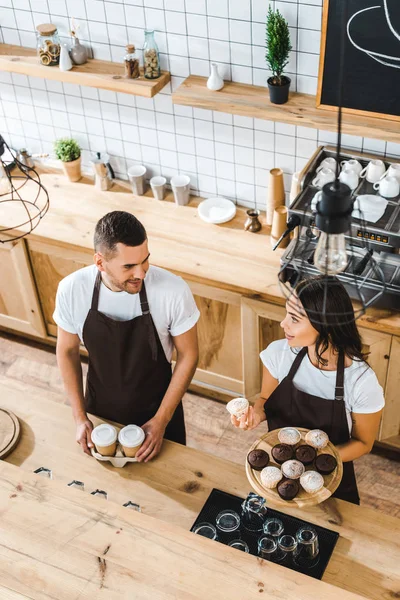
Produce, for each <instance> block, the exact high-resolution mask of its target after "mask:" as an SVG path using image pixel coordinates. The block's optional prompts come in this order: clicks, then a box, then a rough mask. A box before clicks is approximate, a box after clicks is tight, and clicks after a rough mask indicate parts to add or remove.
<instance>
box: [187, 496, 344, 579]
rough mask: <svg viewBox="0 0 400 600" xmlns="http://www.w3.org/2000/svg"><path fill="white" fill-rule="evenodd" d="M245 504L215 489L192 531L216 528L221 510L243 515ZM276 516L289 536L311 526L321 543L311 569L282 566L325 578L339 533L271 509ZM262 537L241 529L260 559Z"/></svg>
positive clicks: (317, 577)
mask: <svg viewBox="0 0 400 600" xmlns="http://www.w3.org/2000/svg"><path fill="white" fill-rule="evenodd" d="M242 502H243V498H239V497H238V496H234V495H232V494H228V493H227V492H223V491H221V490H217V489H215V488H214V489H213V490H212V492H211V494H210V495H209V497H208V498H207V500H206V502H205V504H204V506H203V508H202V509H201V511H200V513H199V516H198V517H197V519H196V521H195V522H194V523H193V525H192V527H191V529H190V531H193V530H194V528H195V527H196V525H198V524H199V523H204V522H207V523H212V524H213V525H215V519H216V517H217V515H218V513H219V512H220V511H221V510H226V509H228V508H230V509H232V510H234V511H236V512H237V513H238V514H239V515H240V514H241V505H242ZM273 517H276V518H278V519H281V520H282V522H283V524H284V527H285V533H287V534H289V535H294V534H295V533H296V531H297V530H298V529H299V527H302V526H303V525H312V527H313V528H314V529H315V531H316V532H317V534H318V540H319V560H318V562H317V564H316V565H314V566H312V567H310V568H302V567H298V566H297V565H283V566H286V567H287V568H289V569H293V570H294V571H298V572H299V573H304V574H305V575H308V576H309V577H314V578H315V579H322V576H323V574H324V572H325V569H326V567H327V565H328V562H329V559H330V558H331V555H332V552H333V550H334V548H335V546H336V542H337V540H338V538H339V534H338V533H336V531H331V530H330V529H326V528H325V527H319V526H318V525H314V523H309V522H308V521H302V520H301V519H296V518H295V517H291V516H289V515H286V514H285V513H282V512H280V511H278V510H273V509H272V508H268V514H267V518H273ZM261 535H262V532H261V533H252V532H250V531H248V530H247V529H245V528H244V527H242V526H241V528H240V538H241V539H242V540H244V541H246V542H247V544H248V546H249V550H250V554H254V555H255V556H257V540H258V538H259V537H260V536H261ZM237 537H239V536H237ZM278 564H279V563H278Z"/></svg>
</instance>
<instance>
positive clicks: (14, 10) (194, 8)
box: [0, 0, 400, 209]
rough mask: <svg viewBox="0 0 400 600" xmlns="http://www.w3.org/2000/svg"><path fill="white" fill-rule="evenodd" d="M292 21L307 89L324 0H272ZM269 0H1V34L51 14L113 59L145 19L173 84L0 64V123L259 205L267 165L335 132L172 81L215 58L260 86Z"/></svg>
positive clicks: (352, 140) (19, 38)
mask: <svg viewBox="0 0 400 600" xmlns="http://www.w3.org/2000/svg"><path fill="white" fill-rule="evenodd" d="M273 4H274V6H275V7H276V8H279V10H280V11H281V12H282V13H283V15H284V16H285V17H286V19H287V20H288V22H289V25H290V31H291V39H292V45H293V51H292V53H291V57H290V63H289V65H288V69H287V72H288V74H289V75H290V77H291V79H292V89H293V90H297V91H299V92H304V93H310V94H315V92H316V87H317V74H318V59H319V44H320V28H321V11H322V0H282V1H280V0H279V1H278V0H275V1H274V2H273ZM267 9H268V0H124V1H123V0H119V1H118V0H114V1H103V0H0V30H1V41H3V42H5V43H9V44H18V45H23V46H31V47H34V46H35V42H36V38H35V34H34V28H35V26H36V25H37V24H39V23H45V22H49V21H50V22H52V23H54V24H55V25H57V27H58V29H59V32H60V34H61V35H62V36H64V37H65V36H67V35H68V29H69V19H70V18H71V17H75V19H76V20H77V21H78V22H79V24H80V38H81V41H83V42H84V43H86V44H87V45H88V46H90V47H91V49H92V52H93V56H94V57H95V58H100V59H105V60H113V61H120V60H121V59H122V57H123V55H124V52H125V48H124V45H125V44H126V43H127V42H128V41H129V42H130V43H135V44H136V46H137V47H141V46H142V44H143V41H144V33H143V32H144V28H145V27H147V28H152V29H156V30H157V33H156V39H157V42H158V45H159V48H160V51H161V60H162V67H163V68H164V69H168V70H170V71H171V74H172V81H171V84H170V85H168V86H167V87H165V88H164V89H163V90H162V92H161V93H160V94H158V95H157V96H155V98H154V99H145V98H139V97H137V98H135V97H134V96H129V95H126V94H116V93H114V92H108V91H104V90H97V89H93V88H86V87H80V86H77V85H71V84H62V83H60V82H56V81H54V82H53V81H45V80H42V79H38V78H35V77H26V76H24V75H16V74H9V73H4V72H0V98H1V101H0V132H1V133H2V134H3V135H4V137H5V138H6V140H7V141H8V142H9V143H10V144H11V145H12V146H13V147H15V148H20V147H22V146H25V147H27V148H28V149H29V150H30V151H32V152H39V151H40V152H41V151H45V152H50V153H52V149H53V142H54V140H55V139H56V138H58V137H62V136H73V137H75V138H76V139H77V140H78V141H79V143H80V144H81V146H82V148H83V154H82V155H83V162H84V165H85V166H87V167H88V165H89V156H90V153H91V152H94V151H108V153H109V154H110V155H111V162H112V165H113V167H114V170H115V171H116V173H117V175H118V176H119V177H123V178H125V177H126V171H127V168H129V166H130V165H131V164H133V163H137V162H141V163H143V164H145V165H146V167H147V168H148V173H149V175H153V174H163V175H165V176H166V177H171V176H172V175H174V174H176V173H178V172H180V173H187V174H189V175H190V177H191V180H192V187H193V190H194V192H195V193H198V194H200V195H203V196H209V195H213V194H220V195H224V196H226V197H228V198H231V199H233V200H236V201H237V202H238V203H240V204H243V205H246V206H249V207H254V206H255V205H256V206H258V207H259V208H262V209H263V208H264V206H265V198H266V192H267V186H268V170H269V169H271V168H272V167H274V166H278V167H281V168H283V170H284V172H285V184H286V188H287V189H289V186H290V179H291V174H292V173H293V172H294V171H295V170H298V169H300V168H301V167H302V166H303V165H304V164H305V162H306V161H307V159H308V158H309V156H310V155H311V153H312V152H313V151H314V150H315V149H316V147H317V146H318V145H320V144H323V143H334V142H335V134H334V133H331V132H325V131H317V130H313V129H306V128H303V127H295V126H292V125H286V124H283V123H275V124H274V123H272V122H268V121H263V120H260V119H252V118H247V117H240V116H232V115H229V114H223V113H218V112H212V111H206V110H201V109H192V108H190V107H183V106H176V105H175V106H174V105H173V104H172V101H171V92H172V90H174V89H176V88H177V87H178V86H179V85H180V83H181V82H182V81H183V79H184V78H185V77H187V76H188V75H189V74H190V73H191V74H196V75H203V76H208V74H209V69H210V62H211V61H213V62H217V63H218V64H219V66H220V70H221V72H222V74H223V76H224V78H225V79H232V80H233V81H237V82H243V83H249V84H254V85H261V86H265V85H266V81H267V78H268V77H269V75H270V74H269V72H268V71H267V69H266V68H265V58H264V57H265V47H264V45H265V17H266V13H267ZM343 143H344V145H345V146H347V147H350V148H355V149H358V150H359V149H364V150H369V151H374V152H381V153H388V154H390V155H395V156H400V145H398V144H389V143H388V144H387V143H386V142H384V141H379V140H372V139H367V138H358V137H355V136H349V135H345V136H343Z"/></svg>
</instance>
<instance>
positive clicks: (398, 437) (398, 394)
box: [379, 335, 400, 449]
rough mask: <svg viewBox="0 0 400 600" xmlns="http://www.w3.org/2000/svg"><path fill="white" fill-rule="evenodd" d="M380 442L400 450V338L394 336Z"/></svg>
mask: <svg viewBox="0 0 400 600" xmlns="http://www.w3.org/2000/svg"><path fill="white" fill-rule="evenodd" d="M386 362H387V363H388V368H387V378H386V388H385V402H386V404H385V410H384V411H383V416H382V421H381V428H380V432H379V440H380V441H385V442H386V443H387V444H389V445H390V446H394V447H396V448H398V449H400V402H399V398H400V337H397V336H395V335H394V336H392V344H391V349H390V359H389V360H388V361H386Z"/></svg>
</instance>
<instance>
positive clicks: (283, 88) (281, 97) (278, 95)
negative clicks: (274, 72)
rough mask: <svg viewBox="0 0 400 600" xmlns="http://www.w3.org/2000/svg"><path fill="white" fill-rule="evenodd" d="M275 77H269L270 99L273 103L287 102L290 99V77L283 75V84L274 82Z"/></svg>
mask: <svg viewBox="0 0 400 600" xmlns="http://www.w3.org/2000/svg"><path fill="white" fill-rule="evenodd" d="M273 79H274V78H273V77H270V78H269V79H268V89H269V99H270V100H271V103H272V104H285V103H286V102H287V101H288V99H289V88H290V79H289V77H282V84H281V85H276V84H274V83H272V81H273Z"/></svg>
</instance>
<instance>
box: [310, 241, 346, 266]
mask: <svg viewBox="0 0 400 600" xmlns="http://www.w3.org/2000/svg"><path fill="white" fill-rule="evenodd" d="M347 262H348V261H347V254H346V241H345V238H344V233H325V231H321V232H320V236H319V240H318V244H317V247H316V249H315V254H314V265H315V266H316V268H317V269H318V270H319V271H321V273H326V274H327V275H335V274H336V273H340V272H341V271H344V269H345V268H346V266H347Z"/></svg>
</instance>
